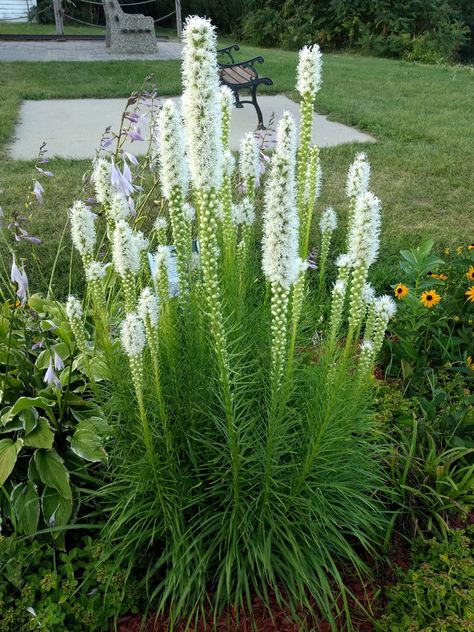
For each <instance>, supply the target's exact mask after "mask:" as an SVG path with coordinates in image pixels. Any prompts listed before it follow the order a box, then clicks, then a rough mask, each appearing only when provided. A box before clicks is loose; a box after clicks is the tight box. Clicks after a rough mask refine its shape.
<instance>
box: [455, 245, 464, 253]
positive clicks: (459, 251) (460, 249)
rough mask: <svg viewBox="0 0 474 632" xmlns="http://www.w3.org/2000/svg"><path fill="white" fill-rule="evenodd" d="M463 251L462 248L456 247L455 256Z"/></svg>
mask: <svg viewBox="0 0 474 632" xmlns="http://www.w3.org/2000/svg"><path fill="white" fill-rule="evenodd" d="M463 250H464V246H458V247H457V248H456V254H457V255H462V251H463Z"/></svg>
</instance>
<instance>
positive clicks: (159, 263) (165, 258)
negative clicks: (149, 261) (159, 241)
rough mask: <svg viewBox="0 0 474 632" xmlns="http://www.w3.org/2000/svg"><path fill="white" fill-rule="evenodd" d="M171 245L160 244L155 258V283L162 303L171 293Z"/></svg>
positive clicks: (153, 272)
mask: <svg viewBox="0 0 474 632" xmlns="http://www.w3.org/2000/svg"><path fill="white" fill-rule="evenodd" d="M170 254H171V253H170V246H164V245H160V246H158V248H157V250H156V253H155V256H154V258H153V271H152V274H153V282H154V283H155V287H156V290H157V292H158V296H159V298H160V301H161V302H162V304H165V303H166V302H167V301H168V299H169V295H170V291H169V268H170Z"/></svg>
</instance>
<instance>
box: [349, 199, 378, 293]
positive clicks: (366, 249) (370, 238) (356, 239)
mask: <svg viewBox="0 0 474 632" xmlns="http://www.w3.org/2000/svg"><path fill="white" fill-rule="evenodd" d="M379 236H380V200H379V199H378V197H376V196H375V195H374V194H373V193H371V192H370V191H367V192H366V193H363V194H362V195H359V196H358V197H357V199H356V204H355V209H354V221H353V224H352V227H351V231H350V234H349V254H350V256H351V258H352V261H353V265H354V267H360V266H362V265H363V266H366V267H367V268H369V267H370V266H371V265H372V264H373V263H374V262H375V260H376V259H377V255H378V251H379V245H380V241H379ZM364 282H365V279H364Z"/></svg>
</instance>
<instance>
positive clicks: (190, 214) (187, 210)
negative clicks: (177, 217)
mask: <svg viewBox="0 0 474 632" xmlns="http://www.w3.org/2000/svg"><path fill="white" fill-rule="evenodd" d="M183 212H184V216H185V217H186V219H187V221H188V222H189V223H191V222H194V221H195V220H196V209H195V208H194V206H192V205H191V204H189V202H185V203H184V204H183Z"/></svg>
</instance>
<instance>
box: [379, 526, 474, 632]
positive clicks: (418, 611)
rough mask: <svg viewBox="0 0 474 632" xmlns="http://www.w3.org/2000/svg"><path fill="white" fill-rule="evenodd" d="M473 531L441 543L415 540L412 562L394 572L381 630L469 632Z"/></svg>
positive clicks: (473, 612) (473, 599) (473, 598)
mask: <svg viewBox="0 0 474 632" xmlns="http://www.w3.org/2000/svg"><path fill="white" fill-rule="evenodd" d="M473 545H474V527H473V526H471V527H468V528H467V529H466V531H462V530H455V531H453V530H451V531H448V533H447V539H446V540H445V541H441V542H440V541H438V540H435V539H432V540H428V541H421V540H417V541H416V542H415V543H414V545H413V549H412V550H413V564H412V567H411V568H410V569H409V570H408V571H402V570H398V572H397V575H398V582H397V583H396V584H395V585H394V586H393V587H392V588H389V590H388V592H387V598H388V603H387V606H386V612H385V614H384V616H383V617H382V618H381V619H380V621H379V622H377V625H376V629H377V630H380V632H382V631H384V630H388V632H408V631H409V632H461V630H462V631H464V632H468V630H474V590H473V587H472V580H473V578H474V558H473V555H472V551H473Z"/></svg>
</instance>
